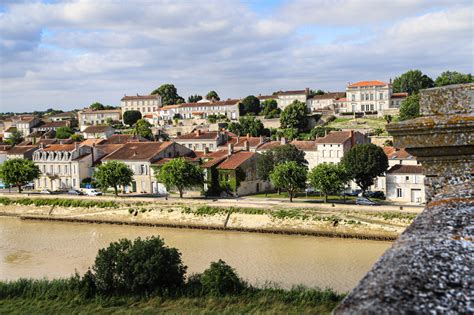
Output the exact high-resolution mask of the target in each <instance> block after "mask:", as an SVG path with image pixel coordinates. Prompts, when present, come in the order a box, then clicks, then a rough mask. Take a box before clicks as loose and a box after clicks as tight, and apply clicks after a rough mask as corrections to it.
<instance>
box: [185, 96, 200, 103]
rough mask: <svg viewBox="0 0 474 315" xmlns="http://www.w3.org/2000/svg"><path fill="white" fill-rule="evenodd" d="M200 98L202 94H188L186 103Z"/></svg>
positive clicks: (194, 101)
mask: <svg viewBox="0 0 474 315" xmlns="http://www.w3.org/2000/svg"><path fill="white" fill-rule="evenodd" d="M200 100H202V96H201V95H197V94H196V95H190V96H189V97H188V103H196V102H198V101H200Z"/></svg>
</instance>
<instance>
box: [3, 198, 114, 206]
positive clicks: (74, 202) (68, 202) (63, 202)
mask: <svg viewBox="0 0 474 315" xmlns="http://www.w3.org/2000/svg"><path fill="white" fill-rule="evenodd" d="M0 204H2V205H10V204H17V205H22V206H29V205H34V206H35V207H41V206H56V207H75V208H78V207H81V208H92V207H97V208H117V207H118V204H117V203H116V202H115V201H95V200H81V199H32V198H21V199H9V198H5V197H0Z"/></svg>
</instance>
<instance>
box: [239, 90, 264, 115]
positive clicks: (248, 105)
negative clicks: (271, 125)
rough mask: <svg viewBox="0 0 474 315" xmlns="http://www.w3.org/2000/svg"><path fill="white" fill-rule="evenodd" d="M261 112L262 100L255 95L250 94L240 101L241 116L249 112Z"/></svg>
mask: <svg viewBox="0 0 474 315" xmlns="http://www.w3.org/2000/svg"><path fill="white" fill-rule="evenodd" d="M259 112H260V100H259V99H258V98H256V97H255V96H254V95H249V96H247V97H246V98H244V99H243V100H242V101H240V103H239V113H240V115H241V116H244V115H247V114H250V113H252V114H255V115H257V114H258V113H259Z"/></svg>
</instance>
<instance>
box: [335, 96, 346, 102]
mask: <svg viewBox="0 0 474 315" xmlns="http://www.w3.org/2000/svg"><path fill="white" fill-rule="evenodd" d="M336 101H337V102H347V98H346V97H341V98H338V99H337V100H336Z"/></svg>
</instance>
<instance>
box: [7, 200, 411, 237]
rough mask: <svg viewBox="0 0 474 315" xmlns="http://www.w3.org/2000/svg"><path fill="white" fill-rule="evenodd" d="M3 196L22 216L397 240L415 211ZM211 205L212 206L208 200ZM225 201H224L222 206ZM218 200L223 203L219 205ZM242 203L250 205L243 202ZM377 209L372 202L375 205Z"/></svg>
mask: <svg viewBox="0 0 474 315" xmlns="http://www.w3.org/2000/svg"><path fill="white" fill-rule="evenodd" d="M188 201H189V200H172V201H166V202H156V201H131V200H126V201H124V200H116V201H112V200H104V199H97V200H94V199H82V200H81V199H64V198H54V197H50V198H36V196H35V197H34V198H5V197H2V198H0V204H2V211H1V212H0V215H4V216H16V217H19V218H21V219H23V220H38V221H44V220H46V221H62V222H80V223H97V224H127V225H136V226H154V227H174V228H191V229H210V230H228V231H242V232H259V233H278V234H302V235H314V236H326V237H328V236H329V237H346V238H349V237H350V238H360V239H371V240H394V239H396V238H397V237H398V236H399V235H400V233H401V232H403V230H404V229H405V228H406V227H407V226H408V225H409V224H410V223H411V222H412V220H413V219H414V217H415V216H416V213H411V212H407V213H406V212H401V211H382V210H380V211H375V210H374V209H370V210H367V211H364V210H362V209H361V208H359V209H360V210H359V209H357V211H355V210H354V209H351V208H347V207H344V208H343V207H341V208H339V207H338V208H336V207H314V206H313V207H304V206H303V207H301V206H300V207H295V206H294V205H292V207H286V205H281V204H269V205H267V206H266V207H265V208H263V207H252V208H250V207H243V206H241V207H237V206H231V207H229V206H228V205H227V204H225V203H220V202H217V203H216V202H213V201H211V200H209V201H208V202H207V203H204V202H202V201H201V202H188ZM209 204H211V205H209ZM219 204H222V205H219ZM218 205H219V206H218ZM244 205H247V204H245V203H244ZM372 208H374V207H372Z"/></svg>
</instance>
